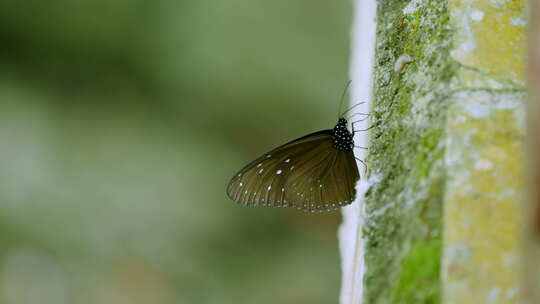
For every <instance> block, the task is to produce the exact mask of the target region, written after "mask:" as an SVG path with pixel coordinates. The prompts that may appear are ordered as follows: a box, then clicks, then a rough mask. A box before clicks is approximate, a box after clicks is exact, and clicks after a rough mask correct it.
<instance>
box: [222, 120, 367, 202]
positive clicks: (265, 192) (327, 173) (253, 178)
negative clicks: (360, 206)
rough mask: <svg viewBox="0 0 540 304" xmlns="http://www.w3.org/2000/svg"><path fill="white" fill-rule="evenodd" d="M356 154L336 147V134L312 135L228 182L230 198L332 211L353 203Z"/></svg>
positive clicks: (260, 160)
mask: <svg viewBox="0 0 540 304" xmlns="http://www.w3.org/2000/svg"><path fill="white" fill-rule="evenodd" d="M357 180H358V169H357V167H356V162H355V159H354V155H353V154H352V151H339V150H337V149H335V148H334V147H333V146H332V130H324V131H319V132H316V133H312V134H309V135H306V136H304V137H301V138H299V139H296V140H294V141H291V142H289V143H287V144H285V145H282V146H280V147H278V148H276V149H274V150H272V151H270V152H268V153H266V154H264V155H262V156H261V157H259V158H257V159H256V160H254V161H253V162H251V163H250V164H248V165H247V166H245V167H244V168H243V169H242V170H240V171H239V172H238V173H237V174H236V175H235V176H234V177H233V178H232V179H231V181H230V183H229V186H228V188H227V194H228V195H229V197H230V198H231V199H233V200H234V201H236V202H238V203H240V204H243V205H249V206H259V205H262V206H273V207H294V208H297V209H301V210H303V211H328V210H333V209H337V208H338V207H341V206H344V205H347V204H349V203H350V202H351V201H352V200H353V199H354V194H355V191H354V185H355V183H356V181H357Z"/></svg>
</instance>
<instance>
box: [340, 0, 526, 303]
mask: <svg viewBox="0 0 540 304" xmlns="http://www.w3.org/2000/svg"><path fill="white" fill-rule="evenodd" d="M362 5H366V2H365V1H363V0H357V7H361V6H362ZM523 5H524V4H523V1H521V0H515V1H502V0H501V1H493V0H476V1H474V2H473V1H472V0H454V1H444V0H430V1H427V0H412V1H403V0H392V1H391V0H380V1H378V2H377V35H376V45H375V59H374V65H373V77H374V78H373V85H372V92H373V98H372V103H371V106H370V113H371V117H370V126H371V127H372V129H370V131H369V153H368V154H367V159H366V160H367V164H368V169H369V170H368V171H369V175H368V176H369V179H368V182H367V183H365V184H362V183H361V184H360V188H361V189H360V190H362V189H366V188H369V190H367V192H366V194H365V198H363V195H362V191H360V195H359V198H358V200H361V201H362V200H363V205H359V203H356V205H355V206H352V207H351V208H348V209H346V210H344V218H345V221H344V224H343V226H342V229H341V231H340V238H341V239H340V241H341V248H342V252H343V256H344V257H351V259H350V260H344V262H343V267H344V268H345V269H344V277H343V280H344V281H343V289H342V295H341V301H342V303H361V301H362V299H363V303H369V304H373V303H440V302H443V303H459V304H466V303H519V302H521V300H522V299H523V295H522V290H523V288H522V287H523V286H522V284H521V281H522V280H521V271H522V269H521V267H520V265H521V258H522V255H523V252H522V248H523V246H522V245H523V244H522V243H521V240H522V234H521V232H522V230H523V228H524V225H523V223H524V219H523V216H522V210H521V208H520V206H521V205H520V203H521V201H522V200H523V199H524V178H523V170H522V163H523V151H524V142H523V140H524V129H525V117H524V116H525V108H526V106H525V74H524V64H525V41H526V35H525V34H526V18H525V17H524V7H523ZM359 18H364V17H363V16H361V14H360V13H359V11H358V10H357V11H356V16H355V19H356V20H358V19H359ZM356 25H358V21H357V23H356ZM353 33H354V37H353V41H354V45H353V54H352V58H353V60H352V63H353V64H352V66H351V74H352V75H353V76H356V75H359V74H358V73H357V69H364V68H365V67H362V66H359V65H357V64H355V62H357V61H358V57H359V56H363V55H362V50H359V49H361V48H358V47H356V45H357V44H356V43H358V41H363V40H362V39H366V38H365V37H366V36H362V35H366V34H365V33H364V32H363V31H359V30H357V29H356V27H355V29H354V30H353ZM366 41H369V39H366ZM366 47H368V48H369V43H366ZM356 81H357V79H354V78H353V84H354V83H355V82H356ZM361 81H362V83H365V80H363V79H362V80H361ZM353 88H354V85H353ZM353 97H355V95H354V92H353ZM356 101H357V100H356V98H353V102H356ZM358 211H363V212H364V214H362V213H361V212H358ZM351 218H352V219H354V220H355V222H354V223H355V224H356V226H355V227H351V226H352V223H353V220H351ZM344 231H356V232H358V236H354V237H351V233H349V234H347V233H345V232H344ZM350 248H353V249H354V250H353V251H352V252H353V254H351V253H350V252H351V251H350V250H349V251H347V249H350ZM347 273H350V274H354V275H348V276H347V275H346V274H347Z"/></svg>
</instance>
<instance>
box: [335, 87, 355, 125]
mask: <svg viewBox="0 0 540 304" xmlns="http://www.w3.org/2000/svg"><path fill="white" fill-rule="evenodd" d="M351 82H352V80H349V81H347V84H346V85H345V89H343V93H341V98H340V101H339V108H338V119H339V118H340V117H342V115H340V114H339V112H340V111H341V106H342V105H343V100H344V99H345V94H347V90H348V89H349V87H350V86H351Z"/></svg>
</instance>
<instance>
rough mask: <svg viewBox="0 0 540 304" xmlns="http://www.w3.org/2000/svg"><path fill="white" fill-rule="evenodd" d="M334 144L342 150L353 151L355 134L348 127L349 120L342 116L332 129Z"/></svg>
mask: <svg viewBox="0 0 540 304" xmlns="http://www.w3.org/2000/svg"><path fill="white" fill-rule="evenodd" d="M332 144H333V145H334V148H336V149H338V150H340V151H352V149H353V147H354V141H353V135H352V133H351V132H349V130H348V129H347V120H345V119H344V118H340V119H339V121H338V123H337V124H336V126H335V127H334V129H333V130H332Z"/></svg>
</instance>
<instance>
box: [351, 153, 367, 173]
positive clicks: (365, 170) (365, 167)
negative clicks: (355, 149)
mask: <svg viewBox="0 0 540 304" xmlns="http://www.w3.org/2000/svg"><path fill="white" fill-rule="evenodd" d="M354 158H356V160H357V161H359V162H361V163H362V165H364V175H367V165H366V163H365V162H364V161H363V160H361V159H360V158H358V157H356V156H355V157H354Z"/></svg>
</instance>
